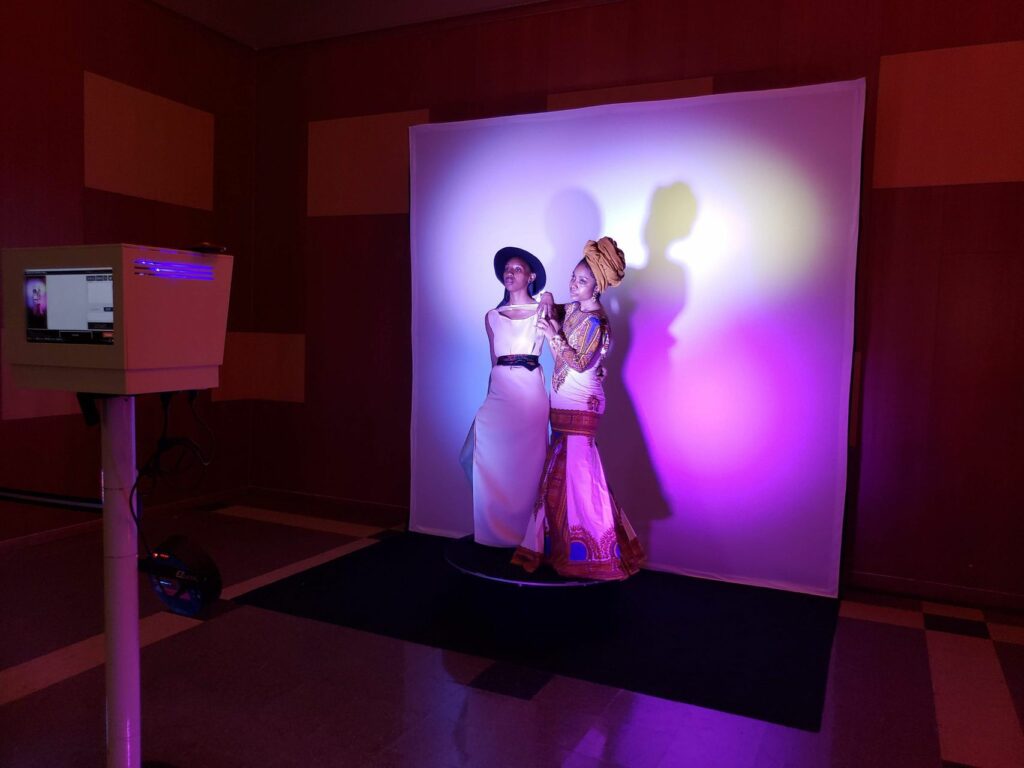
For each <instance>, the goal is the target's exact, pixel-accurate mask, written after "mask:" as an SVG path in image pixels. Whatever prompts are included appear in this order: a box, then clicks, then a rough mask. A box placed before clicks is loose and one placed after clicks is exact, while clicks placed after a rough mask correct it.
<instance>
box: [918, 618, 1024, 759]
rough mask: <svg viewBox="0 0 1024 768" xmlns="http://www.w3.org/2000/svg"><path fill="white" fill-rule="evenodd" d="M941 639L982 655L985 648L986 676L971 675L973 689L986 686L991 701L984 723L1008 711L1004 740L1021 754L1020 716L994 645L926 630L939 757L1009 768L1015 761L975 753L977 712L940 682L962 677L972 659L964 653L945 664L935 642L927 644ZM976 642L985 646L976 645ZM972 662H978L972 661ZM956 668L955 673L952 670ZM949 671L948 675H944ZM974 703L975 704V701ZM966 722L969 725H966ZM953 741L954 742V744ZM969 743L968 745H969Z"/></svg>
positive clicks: (1023, 743) (1023, 728)
mask: <svg viewBox="0 0 1024 768" xmlns="http://www.w3.org/2000/svg"><path fill="white" fill-rule="evenodd" d="M933 636H934V637H935V638H942V637H945V638H946V640H947V641H949V640H950V639H953V640H955V641H958V642H961V643H966V644H967V645H969V646H970V645H973V647H974V648H976V649H977V650H979V651H981V652H982V653H983V654H984V653H985V650H986V646H987V649H988V650H989V651H991V658H990V659H988V661H989V667H990V669H989V670H988V672H989V673H990V674H988V675H982V674H972V675H970V677H971V678H972V681H971V683H972V686H973V687H979V686H978V685H977V684H978V683H979V681H981V682H982V683H984V684H985V686H986V687H987V688H988V689H989V690H988V696H989V698H990V702H989V706H986V707H985V710H986V714H987V716H985V717H984V718H982V719H983V721H984V722H985V723H986V724H987V725H988V726H989V727H992V726H993V724H994V720H993V718H992V717H991V714H992V713H993V712H1004V711H1007V712H1010V713H1011V715H1012V717H1007V718H1005V720H1006V721H1007V722H1006V723H1005V724H1004V725H1007V726H1008V727H1007V728H1006V729H1005V732H1004V733H1003V734H1002V736H1003V737H1004V739H1008V740H1009V741H1010V742H1013V743H1015V744H1016V745H1017V751H1018V752H1019V753H1020V754H1021V755H1024V726H1022V724H1021V722H1020V719H1019V717H1018V716H1017V713H1016V707H1015V704H1014V701H1013V697H1012V694H1011V693H1010V689H1009V681H1008V680H1007V679H1006V674H1005V671H1004V670H1003V667H1002V663H1001V662H1000V660H999V656H998V654H997V653H996V648H995V643H993V641H992V640H991V639H989V638H982V637H973V636H970V635H962V634H956V633H949V632H943V631H941V630H926V631H925V645H926V650H927V656H928V670H929V676H930V677H931V686H932V706H933V707H934V710H935V724H936V729H937V731H938V737H939V754H940V757H941V758H942V760H943V761H947V762H953V763H957V762H959V763H964V764H967V765H986V766H991V768H1002V767H1003V766H1007V768H1011V767H1012V766H1015V765H1016V762H1014V761H1011V762H1008V763H1004V762H1000V761H993V760H992V759H990V758H991V755H983V754H977V752H976V742H977V739H978V737H977V733H976V731H977V727H978V726H979V722H978V717H977V715H978V714H979V713H978V712H977V711H976V709H974V708H972V707H971V706H970V705H971V702H961V701H960V700H959V699H958V698H957V696H956V692H955V690H954V691H950V690H949V686H947V685H945V684H944V683H943V679H945V681H946V682H950V681H956V680H957V679H959V678H961V677H963V676H964V675H965V674H966V673H965V671H964V668H965V666H966V665H968V664H970V663H972V659H970V658H965V657H964V656H963V654H957V658H956V660H955V662H954V663H952V664H948V665H947V664H946V663H945V662H946V661H947V659H946V655H945V654H943V653H941V652H940V650H939V649H937V648H936V646H935V643H934V642H928V640H929V638H931V637H933ZM979 643H981V644H984V645H979ZM973 661H977V658H975V659H974V660H973ZM954 668H955V671H954ZM947 670H949V674H946V672H947ZM952 687H953V688H954V689H955V688H956V683H955V682H953V683H952ZM960 687H961V689H962V687H963V686H962V685H961V686H960ZM993 696H994V697H995V698H997V699H999V702H998V704H997V705H996V706H992V705H991V698H992V697H993ZM974 703H976V702H974ZM968 721H969V722H968ZM965 723H967V724H966V725H965ZM965 732H966V733H969V734H970V736H969V737H968V738H966V739H961V736H960V734H963V733H965ZM1004 739H998V740H996V741H998V742H1001V743H1005V742H1004ZM954 740H955V742H954ZM968 742H969V743H968Z"/></svg>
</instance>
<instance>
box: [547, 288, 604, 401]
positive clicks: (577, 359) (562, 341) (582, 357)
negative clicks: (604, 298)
mask: <svg viewBox="0 0 1024 768" xmlns="http://www.w3.org/2000/svg"><path fill="white" fill-rule="evenodd" d="M611 339H612V337H611V329H610V328H609V325H608V318H607V317H606V316H605V314H604V312H603V311H599V312H585V311H584V310H582V309H580V305H579V302H573V303H572V304H566V305H565V321H564V322H563V323H562V330H561V332H560V333H558V334H557V335H556V336H554V337H553V338H552V339H551V341H550V346H551V356H552V357H553V358H554V360H555V371H554V374H553V375H552V377H551V388H552V389H554V390H555V391H556V392H557V391H558V388H559V387H560V386H561V385H562V384H563V383H564V382H565V378H566V376H568V375H569V371H570V370H572V371H577V372H580V373H582V372H583V371H588V370H592V369H595V368H597V366H598V365H600V363H601V361H602V360H603V359H604V357H605V355H607V354H608V349H609V347H610V346H611Z"/></svg>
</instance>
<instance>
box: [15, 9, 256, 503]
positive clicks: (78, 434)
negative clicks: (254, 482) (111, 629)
mask: <svg viewBox="0 0 1024 768" xmlns="http://www.w3.org/2000/svg"><path fill="white" fill-rule="evenodd" d="M253 58H254V54H253V53H252V52H251V51H249V50H247V49H245V48H244V47H242V46H240V45H237V44H234V43H231V42H229V41H227V40H226V39H224V38H223V37H221V36H219V35H217V34H214V33H212V32H208V31H206V30H203V29H202V28H201V27H199V26H197V25H195V24H193V23H191V22H188V21H186V20H184V19H182V18H180V17H178V16H176V15H174V14H172V13H169V12H167V11H166V10H164V9H162V8H160V7H159V6H156V5H154V4H151V3H148V2H139V1H138V0H80V1H78V2H71V1H64V2H57V1H54V0H38V1H37V0H33V2H27V1H26V2H4V3H2V4H0V247H11V246H44V245H74V244H81V243H109V242H135V243H143V244H153V245H162V246H184V245H187V244H190V243H195V242H199V241H202V240H208V241H216V242H222V243H226V244H228V245H229V246H230V247H231V249H232V252H233V253H234V254H235V257H236V262H235V281H234V286H233V297H232V299H233V300H232V305H231V317H230V323H229V326H230V327H231V328H236V327H237V328H245V327H247V326H248V325H249V324H250V323H251V318H252V304H251V302H250V301H249V297H250V294H251V286H252V280H251V276H252V265H251V254H252V195H253V182H252V171H253V135H252V83H253V69H252V67H253ZM83 71H89V72H92V73H94V74H98V75H102V76H104V77H107V78H110V79H113V80H117V81H118V82H121V83H124V84H126V85H129V86H132V87H135V88H140V89H143V90H146V91H149V92H152V93H155V94H158V95H160V96H163V97H166V98H169V99H173V100H175V101H178V102H181V103H184V104H187V105H189V106H192V107H196V108H199V109H202V110H205V111H208V112H211V113H213V114H214V116H215V167H214V210H213V211H203V210H197V209H192V208H185V207H182V206H177V205H170V204H166V203H160V202H154V201H150V200H142V199H139V198H134V197H128V196H125V195H118V194H113V193H108V192H101V191H98V190H93V189H86V188H85V187H84V145H83V141H84V139H83ZM198 408H199V410H200V412H201V413H202V414H203V415H204V417H205V418H207V419H208V420H210V421H211V423H212V424H213V426H214V428H215V429H216V431H217V433H218V437H219V445H218V451H217V461H216V462H215V464H214V465H213V466H212V467H211V469H210V471H209V473H208V475H207V477H206V478H205V479H204V480H203V482H202V484H201V485H198V486H193V485H191V481H192V480H195V479H196V478H195V477H189V478H186V480H187V481H188V482H186V484H185V486H184V487H182V488H179V489H177V490H174V489H172V488H167V489H166V490H165V491H164V492H163V493H162V494H160V495H159V496H158V497H157V498H160V499H168V498H173V497H174V496H176V495H182V494H190V493H191V494H195V493H200V494H203V493H211V492H214V491H216V490H218V489H225V488H236V487H241V486H244V485H245V484H246V482H247V479H248V458H249V432H250V425H251V410H252V404H251V403H219V404H217V405H216V406H214V405H212V404H211V403H210V402H209V396H208V395H205V394H204V395H202V396H201V397H200V400H199V403H198ZM178 410H179V407H178V406H175V418H174V421H173V426H174V431H175V432H176V433H178V434H181V433H183V432H185V433H188V434H190V435H194V436H195V437H199V436H200V435H201V432H199V431H198V430H194V428H193V425H192V423H191V420H190V418H188V417H187V414H186V413H185V411H184V408H183V407H181V409H180V410H181V413H180V417H179V414H178V413H177V411H178ZM159 413H160V409H159V404H158V402H157V400H156V398H155V397H154V396H146V397H140V398H138V407H137V419H138V435H137V443H138V448H139V453H140V455H143V456H144V455H145V454H146V453H148V451H149V450H150V449H151V447H152V444H153V442H154V440H155V437H156V434H157V430H158V424H159ZM0 487H6V488H15V489H20V490H29V491H40V492H46V493H57V494H67V495H73V496H82V497H89V498H96V497H98V496H99V492H100V478H99V434H98V431H97V429H96V428H92V429H89V428H86V427H85V425H84V421H83V419H82V418H81V417H79V416H53V417H45V418H31V419H15V420H6V421H0Z"/></svg>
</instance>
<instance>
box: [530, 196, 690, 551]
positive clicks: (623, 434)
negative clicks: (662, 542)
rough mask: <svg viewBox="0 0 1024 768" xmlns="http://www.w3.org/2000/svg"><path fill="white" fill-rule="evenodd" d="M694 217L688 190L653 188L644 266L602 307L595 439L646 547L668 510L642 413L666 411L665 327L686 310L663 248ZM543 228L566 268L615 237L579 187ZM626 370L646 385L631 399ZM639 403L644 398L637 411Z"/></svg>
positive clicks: (682, 274) (553, 209)
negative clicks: (608, 329)
mask: <svg viewBox="0 0 1024 768" xmlns="http://www.w3.org/2000/svg"><path fill="white" fill-rule="evenodd" d="M696 216H697V201H696V198H695V197H694V194H693V191H692V190H691V189H690V187H689V185H687V184H683V183H681V182H677V183H675V184H672V185H669V186H665V187H659V188H658V189H656V190H655V191H654V194H653V195H652V197H651V203H650V209H649V211H648V216H647V221H646V223H645V225H644V233H643V236H644V246H645V248H646V250H647V265H646V266H645V267H642V268H636V267H630V268H629V269H628V270H627V272H626V279H625V280H623V281H622V284H621V285H619V286H618V287H617V288H614V289H612V290H611V291H609V293H608V298H607V299H606V300H604V301H603V302H602V303H603V304H604V305H605V308H606V310H607V311H608V314H609V317H610V320H611V326H612V339H613V342H612V351H611V354H610V356H609V357H610V359H609V361H608V365H607V370H608V374H607V378H606V379H605V382H604V387H605V395H606V397H607V400H608V406H607V410H606V412H605V414H604V416H603V417H602V424H601V428H600V434H599V437H598V440H599V442H600V449H601V454H602V456H603V457H604V465H605V471H606V472H607V474H608V480H609V484H610V485H611V488H612V490H613V492H614V493H615V495H616V498H617V499H618V500H619V503H621V504H622V505H623V507H624V508H625V510H626V514H627V515H629V519H630V521H631V522H632V524H633V527H634V528H635V529H636V532H637V535H638V537H639V538H640V541H641V542H642V543H643V544H644V546H645V547H646V546H648V543H649V542H650V534H651V528H652V526H653V523H654V521H655V520H661V519H665V518H668V517H670V516H671V514H672V513H671V509H670V508H669V503H668V501H667V499H666V498H665V494H664V491H663V489H662V483H661V482H660V480H659V478H658V475H657V472H656V470H655V468H654V464H653V463H652V461H651V453H650V451H651V448H650V446H651V445H653V443H652V441H651V439H650V438H651V429H650V425H645V424H644V423H642V421H641V416H640V414H641V413H642V412H643V413H647V414H650V416H649V417H648V418H650V419H658V418H660V417H661V416H662V415H663V414H665V413H668V411H667V410H665V409H671V408H672V401H671V386H670V383H671V377H670V374H671V359H670V357H669V355H670V353H671V350H672V347H673V345H674V344H675V339H674V337H673V336H672V334H671V331H670V326H671V324H672V322H673V321H674V320H675V318H676V317H677V316H678V315H679V313H680V312H681V311H682V310H683V307H684V305H685V301H686V287H687V275H686V271H685V268H684V267H682V266H681V265H679V264H676V263H675V262H672V261H670V260H669V258H668V249H669V247H670V246H671V245H672V244H673V243H675V242H677V241H679V240H682V239H684V238H686V237H687V236H689V234H690V232H691V231H692V229H693V224H694V221H695V219H696ZM545 225H546V231H547V235H548V239H549V241H550V242H551V244H552V246H553V251H554V252H553V256H554V259H553V260H552V261H553V262H554V263H560V264H568V265H572V266H575V264H576V262H577V261H579V259H580V256H581V252H582V247H583V244H584V243H585V242H586V241H587V240H591V239H593V238H595V237H598V236H600V235H603V234H611V235H612V236H613V237H614V236H615V234H616V233H606V232H604V231H603V223H602V217H601V211H600V209H599V208H598V206H597V203H596V202H595V201H594V199H593V198H592V197H591V196H590V195H589V194H588V193H587V192H585V191H584V190H581V189H567V190H563V191H562V192H559V193H558V194H556V195H555V196H554V197H553V198H552V200H551V203H550V204H549V206H548V210H547V213H546V216H545ZM570 268H571V266H570ZM549 282H551V281H549ZM552 288H553V291H552V292H553V293H555V300H556V301H559V300H561V301H564V300H565V292H564V291H563V290H561V286H559V285H558V284H557V283H554V284H553V286H552V287H551V288H549V290H551V289H552ZM630 368H636V369H637V370H641V371H643V374H642V375H643V378H644V380H643V381H641V382H635V388H636V389H637V391H636V393H635V394H636V397H634V395H633V394H631V392H630V390H629V388H628V387H627V385H626V370H627V369H630ZM637 400H640V401H642V406H641V407H640V408H639V409H638V408H637V404H636V401H637Z"/></svg>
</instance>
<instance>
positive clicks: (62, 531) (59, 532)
mask: <svg viewBox="0 0 1024 768" xmlns="http://www.w3.org/2000/svg"><path fill="white" fill-rule="evenodd" d="M102 527H103V520H102V519H96V520H85V521H83V522H81V523H72V524H71V525H62V526H60V527H59V528H48V529H46V530H43V531H33V532H32V533H26V534H25V535H23V536H15V537H13V538H10V539H3V540H2V541H0V555H6V554H8V553H10V552H16V551H18V550H21V549H25V548H27V547H33V546H36V545H38V544H48V543H50V542H51V541H60V540H61V539H68V538H71V537H72V536H79V535H82V534H86V533H92V532H93V531H98V530H100V529H101V528H102Z"/></svg>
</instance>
